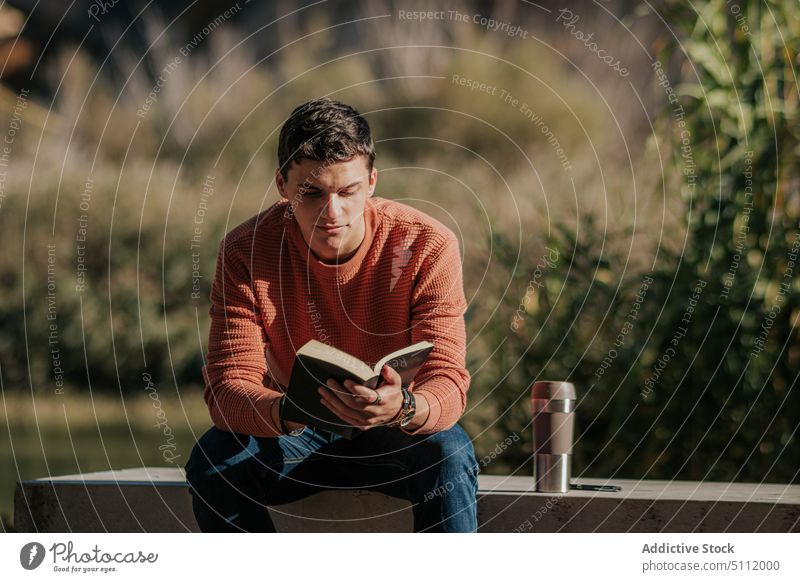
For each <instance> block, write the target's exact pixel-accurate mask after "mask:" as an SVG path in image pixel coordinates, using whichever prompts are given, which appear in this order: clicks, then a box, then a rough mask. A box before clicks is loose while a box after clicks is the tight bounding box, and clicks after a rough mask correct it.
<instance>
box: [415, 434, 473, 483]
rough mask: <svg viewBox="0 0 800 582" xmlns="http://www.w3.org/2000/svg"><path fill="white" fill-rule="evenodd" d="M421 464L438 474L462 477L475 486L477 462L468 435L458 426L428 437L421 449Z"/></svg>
mask: <svg viewBox="0 0 800 582" xmlns="http://www.w3.org/2000/svg"><path fill="white" fill-rule="evenodd" d="M422 449H423V450H422V451H420V452H421V453H422V455H421V456H422V457H423V459H424V460H423V462H424V463H425V464H426V465H428V466H430V467H432V468H433V467H435V468H436V470H437V471H438V472H445V473H448V474H450V475H453V474H458V475H464V477H462V479H468V480H469V481H472V482H473V483H474V484H475V486H477V478H478V472H479V468H478V461H477V459H476V457H475V449H474V448H473V446H472V440H471V439H470V438H469V435H467V433H466V432H465V431H464V429H463V428H461V426H459V425H458V424H456V425H454V426H453V427H452V428H450V429H448V430H445V431H442V432H438V433H434V434H431V435H428V436H426V437H425V441H424V445H423V447H422Z"/></svg>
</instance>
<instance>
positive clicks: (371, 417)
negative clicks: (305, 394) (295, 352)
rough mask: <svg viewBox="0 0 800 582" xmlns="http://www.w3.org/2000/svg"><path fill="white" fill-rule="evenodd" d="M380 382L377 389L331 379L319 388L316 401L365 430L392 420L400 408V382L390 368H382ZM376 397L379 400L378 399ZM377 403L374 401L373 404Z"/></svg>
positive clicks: (401, 404) (401, 400)
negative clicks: (318, 397) (318, 399)
mask: <svg viewBox="0 0 800 582" xmlns="http://www.w3.org/2000/svg"><path fill="white" fill-rule="evenodd" d="M381 375H382V376H383V380H384V383H383V385H382V386H381V387H380V388H378V389H377V390H373V389H372V388H368V387H366V386H362V385H361V384H356V383H355V382H352V381H351V380H345V381H344V385H342V384H340V383H339V382H337V381H336V380H334V379H333V378H331V379H329V380H328V382H327V384H328V385H327V386H320V388H319V390H318V391H319V393H320V395H321V396H322V399H321V400H320V401H321V402H322V404H324V405H325V406H326V407H327V408H328V409H329V410H331V411H332V412H333V413H334V414H335V415H336V416H337V417H339V418H340V419H342V420H343V421H345V422H347V423H349V424H352V425H353V426H356V427H358V428H361V429H364V430H367V429H370V428H372V427H374V426H379V425H382V424H386V423H387V422H389V421H391V420H394V418H395V417H396V416H397V414H398V413H399V412H400V409H401V408H402V407H403V393H402V390H401V388H402V384H403V383H402V379H401V378H400V374H398V373H397V370H395V369H394V368H392V367H390V366H387V365H384V366H383V369H382V370H381ZM378 395H380V398H378ZM376 401H377V402H376Z"/></svg>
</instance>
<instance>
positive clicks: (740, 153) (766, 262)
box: [497, 0, 800, 482]
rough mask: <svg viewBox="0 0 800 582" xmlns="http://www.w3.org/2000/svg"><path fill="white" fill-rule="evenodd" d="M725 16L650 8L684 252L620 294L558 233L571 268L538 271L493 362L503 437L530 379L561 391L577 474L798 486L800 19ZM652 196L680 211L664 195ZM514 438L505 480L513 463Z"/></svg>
mask: <svg viewBox="0 0 800 582" xmlns="http://www.w3.org/2000/svg"><path fill="white" fill-rule="evenodd" d="M740 5H741V12H739V11H738V7H737V8H734V9H733V10H732V9H731V6H732V4H731V3H730V2H725V1H724V0H714V1H710V2H704V3H686V2H677V1H676V2H668V3H667V4H666V5H664V6H663V7H661V9H662V10H663V14H662V16H664V18H665V19H666V22H667V23H668V24H669V25H670V27H671V31H669V32H670V33H671V32H675V34H676V38H670V36H669V34H666V33H665V38H664V39H663V42H662V43H661V47H662V48H661V52H660V54H658V55H657V58H658V60H659V61H660V62H661V63H662V65H663V67H664V69H665V70H666V71H667V72H668V75H667V81H666V82H664V83H662V84H661V85H659V90H661V89H663V88H665V87H666V86H670V87H672V86H674V87H675V91H676V93H677V95H678V99H677V100H676V101H674V102H673V103H669V102H668V101H667V99H665V104H664V112H663V114H662V117H661V123H662V124H661V126H660V127H661V128H664V130H665V131H667V132H669V134H670V135H671V136H672V143H673V147H672V151H673V156H672V161H671V165H670V166H669V168H668V170H667V175H670V174H672V175H675V174H677V175H681V176H683V184H682V186H681V187H680V193H681V195H682V196H683V199H684V201H685V207H686V216H687V229H688V231H687V240H686V243H685V245H684V246H683V248H682V249H679V250H678V252H675V251H669V250H666V249H661V251H662V252H661V255H660V256H659V257H657V260H656V261H655V262H654V267H653V269H652V270H651V269H649V268H646V269H642V270H640V271H638V272H631V273H630V274H629V275H628V276H626V277H619V276H617V275H614V274H615V273H621V272H622V273H624V272H625V267H626V266H627V264H626V263H625V262H624V261H623V260H621V258H620V257H612V256H607V255H605V254H603V251H602V249H603V245H602V242H603V241H602V240H593V237H594V236H595V235H594V234H593V231H592V229H591V228H587V229H584V232H585V233H586V234H584V235H582V236H580V237H579V236H578V235H577V234H574V235H573V234H571V233H569V232H568V231H562V233H563V235H564V236H562V237H561V239H560V241H558V242H557V244H559V245H561V249H562V253H561V254H562V256H564V257H571V259H570V260H567V261H564V262H562V263H560V264H558V265H557V267H556V268H555V269H553V270H551V271H550V272H548V274H547V277H548V282H549V284H548V286H547V287H546V288H544V289H541V290H540V292H539V293H537V297H536V299H535V301H534V302H533V304H534V305H535V306H536V308H535V309H529V310H528V313H527V316H526V328H525V332H524V333H521V334H519V335H518V336H517V337H514V336H513V335H512V336H510V337H511V339H510V341H509V343H510V344H511V345H510V346H507V347H509V348H510V349H508V350H503V354H504V357H503V359H502V360H499V361H498V363H499V368H500V369H499V370H498V371H497V373H498V374H499V373H500V372H501V371H502V370H508V369H512V368H513V371H512V373H511V374H510V375H509V376H507V377H506V380H505V383H504V385H503V387H502V389H501V390H498V397H499V398H500V400H501V405H500V409H501V410H503V411H506V414H505V415H504V417H503V419H502V422H501V425H502V426H503V427H504V430H506V431H509V432H511V431H520V430H524V429H525V428H526V426H525V423H526V422H529V421H530V417H529V413H528V411H527V409H526V408H523V407H522V406H521V405H520V403H521V402H523V401H524V400H525V399H526V398H527V397H528V390H529V385H530V383H531V382H532V380H534V379H569V380H571V381H573V382H575V383H576V385H577V386H578V388H579V393H580V396H581V399H580V405H579V408H578V433H577V435H578V441H577V445H576V449H575V471H576V472H577V473H578V474H581V473H585V474H597V475H600V476H617V477H629V478H645V477H647V478H661V479H694V480H699V479H710V480H740V481H762V480H763V481H778V482H796V481H797V479H798V474H797V463H796V458H797V456H796V453H797V435H796V431H797V426H798V421H799V417H798V411H799V410H800V396H799V395H798V387H797V378H798V369H800V365H798V364H799V363H800V344H798V323H799V322H800V311H798V309H799V306H798V292H800V277H798V276H797V274H798V268H799V267H800V265H798V263H797V262H796V260H797V256H796V252H795V251H796V250H797V247H796V244H797V241H798V236H800V230H798V219H800V189H799V188H798V185H800V177H799V175H798V169H799V168H800V165H799V164H798V154H799V153H800V143H799V142H798V138H799V137H800V127H799V126H798V123H797V121H798V120H797V104H798V84H797V80H798V62H797V60H796V58H795V57H796V55H797V54H798V48H800V7H798V5H797V4H796V3H786V2H783V3H779V2H773V1H766V2H763V1H761V0H751V1H747V2H741V3H740ZM693 6H694V7H698V8H697V12H695V11H694V10H695V8H693ZM745 26H749V31H748V30H747V29H746V28H745ZM746 32H749V34H746ZM684 51H685V52H684ZM656 81H657V82H659V79H656ZM684 124H685V125H684ZM663 186H664V187H665V189H666V190H667V192H668V195H669V196H676V195H678V189H676V188H671V184H670V181H669V179H666V178H665V180H664V184H663ZM751 191H752V196H750V192H751ZM552 244H556V243H555V242H553V243H552ZM793 245H795V246H793ZM498 258H499V260H505V262H506V263H507V264H508V262H509V261H508V257H503V255H502V254H499V255H498ZM791 261H795V262H794V267H792V263H791ZM527 267H528V269H529V270H530V268H531V265H530V264H528V265H527ZM603 270H607V271H609V272H610V273H609V274H610V276H611V278H612V280H613V283H611V284H607V283H606V282H605V279H604V278H603V277H602V276H601V274H602V272H603ZM647 277H652V280H653V283H652V285H650V286H649V288H648V289H647V290H646V291H645V294H646V299H645V300H644V301H643V302H642V303H641V309H640V310H638V311H637V313H638V315H637V317H636V318H635V321H633V325H632V327H631V326H626V325H625V321H626V317H628V315H629V314H630V310H631V308H632V306H633V305H634V304H635V297H636V296H637V293H641V290H642V281H644V280H646V278H647ZM617 284H618V286H617ZM782 285H783V286H782ZM501 323H502V322H501ZM624 329H628V330H629V331H628V333H625V334H623V336H620V335H619V334H620V332H621V331H622V330H624ZM497 333H498V336H499V335H502V334H504V333H505V332H503V331H497ZM621 337H622V339H623V340H624V341H622V342H621V344H617V343H615V341H617V340H618V339H619V338H621ZM512 346H513V347H512ZM518 354H521V360H520V362H519V365H518V366H516V367H515V363H516V360H517V357H518ZM609 354H612V355H613V356H614V357H613V358H609ZM604 358H606V363H608V365H607V367H605V369H603V368H604ZM659 360H660V361H661V362H662V363H661V364H659ZM600 369H603V373H602V374H600V375H599V376H598V375H597V374H596V373H597V372H598V370H600ZM529 433H530V431H529V430H527V431H526V432H525V436H526V438H527V441H526V442H524V443H521V444H520V446H519V447H518V448H517V450H516V451H515V453H514V454H515V455H516V456H515V457H511V456H510V457H509V460H510V461H511V462H512V464H515V465H518V464H522V463H525V462H526V461H527V460H528V459H527V456H528V454H529V451H530V450H531V448H530V447H531V444H530V435H529Z"/></svg>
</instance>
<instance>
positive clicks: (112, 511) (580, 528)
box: [14, 467, 800, 532]
mask: <svg viewBox="0 0 800 582" xmlns="http://www.w3.org/2000/svg"><path fill="white" fill-rule="evenodd" d="M479 479H480V491H479V493H478V523H479V531H481V532H595V531H596V532H626V531H635V532H692V531H698V532H797V531H800V486H798V485H774V484H749V483H714V482H702V483H701V482H688V481H636V480H625V479H612V480H606V481H604V480H601V479H575V480H574V482H576V483H584V484H585V483H601V484H610V485H619V486H620V487H622V490H621V491H620V492H618V493H600V492H591V491H570V492H569V493H567V494H564V495H561V494H556V495H553V494H545V493H536V492H534V491H532V490H531V488H532V486H533V484H532V479H531V478H528V477H505V476H494V475H481V476H480V478H479ZM269 511H270V514H271V515H272V518H273V520H274V522H275V526H276V528H277V529H278V531H281V532H301V531H314V532H342V531H361V532H390V531H391V532H394V531H401V532H402V531H411V528H412V515H411V506H410V504H409V503H408V502H407V501H404V500H401V499H395V498H392V497H388V496H386V495H383V494H380V493H374V492H369V491H359V490H354V491H326V492H323V493H319V494H317V495H313V496H311V497H309V498H307V499H304V500H302V501H298V502H296V503H291V504H287V505H280V506H274V507H270V508H269ZM14 522H15V523H14V525H15V528H16V529H17V531H19V532H37V531H38V532H106V531H108V532H194V531H197V524H196V522H195V520H194V516H193V514H192V508H191V498H190V496H189V491H188V485H187V484H186V480H185V479H184V474H183V470H182V469H180V468H159V467H144V468H137V469H123V470H119V471H105V472H100V473H87V474H84V475H66V476H62V477H49V478H43V479H35V480H31V481H23V482H21V483H18V484H17V489H16V491H15V496H14Z"/></svg>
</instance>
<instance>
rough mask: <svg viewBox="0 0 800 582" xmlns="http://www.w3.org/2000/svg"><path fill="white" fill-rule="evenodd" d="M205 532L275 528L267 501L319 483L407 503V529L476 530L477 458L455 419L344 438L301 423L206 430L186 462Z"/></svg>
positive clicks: (284, 499)
mask: <svg viewBox="0 0 800 582" xmlns="http://www.w3.org/2000/svg"><path fill="white" fill-rule="evenodd" d="M186 479H187V481H188V482H189V485H190V488H189V491H190V492H191V495H192V509H193V510H194V515H195V518H196V519H197V523H198V525H199V526H200V530H201V531H204V532H222V531H250V532H274V531H275V527H274V525H273V523H272V519H271V518H270V516H269V512H268V511H267V509H266V508H267V506H270V505H280V504H283V503H290V502H292V501H296V500H298V499H302V498H304V497H307V496H308V495H311V494H312V493H316V492H319V491H323V490H326V489H368V490H372V491H380V492H382V493H385V494H387V495H391V496H393V497H399V498H401V499H407V500H409V501H410V502H411V504H412V508H413V514H414V531H417V532H422V531H425V532H474V531H476V529H477V515H476V495H477V492H478V463H477V461H476V459H475V452H474V450H473V448H472V442H471V440H470V438H469V436H467V434H466V433H465V432H464V430H463V429H462V428H461V427H460V426H459V425H455V426H453V428H451V429H449V430H446V431H442V432H438V433H434V434H430V435H407V434H405V433H404V432H402V431H400V430H399V429H395V428H386V427H377V428H373V429H370V430H368V431H364V432H361V433H358V434H357V436H355V437H354V438H353V439H352V440H347V439H344V438H341V437H339V436H338V435H335V434H332V433H329V432H327V431H323V430H314V429H311V428H306V430H305V432H304V433H303V434H301V435H299V436H279V437H273V438H260V437H253V436H249V435H241V434H236V433H231V432H225V431H222V430H220V429H218V428H216V427H212V428H211V429H209V430H208V431H207V432H206V433H205V434H204V435H203V436H202V437H201V438H200V440H199V441H198V442H197V444H196V445H195V446H194V448H193V449H192V453H191V455H190V457H189V461H188V463H187V464H186Z"/></svg>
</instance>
